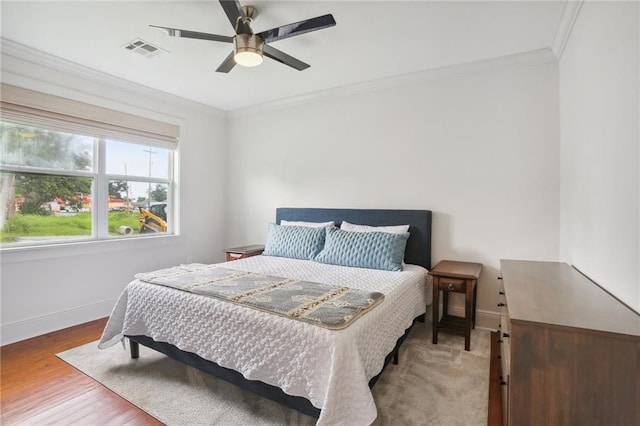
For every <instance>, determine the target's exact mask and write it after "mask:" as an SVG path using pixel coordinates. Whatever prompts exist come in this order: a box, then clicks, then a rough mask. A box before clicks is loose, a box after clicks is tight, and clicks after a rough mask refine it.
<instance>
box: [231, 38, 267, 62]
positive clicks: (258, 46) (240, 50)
mask: <svg viewBox="0 0 640 426" xmlns="http://www.w3.org/2000/svg"><path fill="white" fill-rule="evenodd" d="M233 44H234V51H235V55H234V59H235V61H236V63H239V64H242V65H244V66H247V67H252V66H257V65H260V64H261V63H262V48H263V46H264V42H263V41H262V39H261V38H260V36H257V35H255V34H237V35H236V36H235V37H234V40H233Z"/></svg>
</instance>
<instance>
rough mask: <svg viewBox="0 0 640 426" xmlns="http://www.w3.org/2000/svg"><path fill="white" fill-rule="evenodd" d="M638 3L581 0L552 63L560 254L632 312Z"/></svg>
mask: <svg viewBox="0 0 640 426" xmlns="http://www.w3.org/2000/svg"><path fill="white" fill-rule="evenodd" d="M639 9H640V5H639V3H638V2H584V3H583V4H582V7H581V9H580V12H579V14H578V17H577V19H576V21H575V24H574V27H573V30H572V31H571V35H570V37H569V40H568V42H567V44H566V47H565V49H564V52H563V53H562V56H561V58H560V62H559V71H560V74H559V76H560V77H559V82H560V90H559V92H560V118H561V170H562V174H561V182H562V183H561V187H562V189H561V195H562V203H561V228H560V235H561V237H560V238H561V239H560V246H561V257H562V258H563V260H565V261H567V262H568V263H572V264H574V265H575V266H576V267H577V268H579V269H580V270H582V271H583V272H584V273H585V274H586V275H588V276H589V277H590V278H592V279H593V280H594V281H596V282H597V283H599V284H600V285H602V286H603V287H605V288H606V289H607V290H609V291H610V292H611V293H613V294H614V295H615V296H617V297H618V298H620V299H621V300H622V301H624V302H625V303H627V304H628V305H629V306H631V307H633V308H634V309H635V310H637V311H640V266H639V265H640V174H639V171H638V170H639V169H640V149H639V148H640V131H639V129H640V109H639V99H640V82H639V80H640V67H639V61H640V41H639V38H640V10H639Z"/></svg>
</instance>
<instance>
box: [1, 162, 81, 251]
mask: <svg viewBox="0 0 640 426" xmlns="http://www.w3.org/2000/svg"><path fill="white" fill-rule="evenodd" d="M0 185H1V191H0V201H1V202H0V204H1V208H2V214H1V215H0V241H1V242H2V244H3V245H6V244H12V243H29V242H33V243H44V242H49V241H51V242H53V241H60V240H62V239H68V238H77V237H81V236H86V237H89V236H91V235H92V229H93V223H92V215H91V209H92V203H91V188H92V185H93V179H92V178H85V177H76V176H57V175H44V174H34V173H2V174H0Z"/></svg>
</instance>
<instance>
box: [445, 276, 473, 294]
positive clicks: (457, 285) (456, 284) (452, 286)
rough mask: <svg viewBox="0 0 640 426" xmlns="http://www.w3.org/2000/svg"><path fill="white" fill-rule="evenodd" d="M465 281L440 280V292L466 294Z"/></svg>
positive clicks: (453, 279) (454, 279)
mask: <svg viewBox="0 0 640 426" xmlns="http://www.w3.org/2000/svg"><path fill="white" fill-rule="evenodd" d="M465 283H466V281H465V280H459V279H456V278H446V277H443V278H440V284H439V285H438V288H439V289H440V290H448V291H453V292H458V293H464V292H465V291H466V286H465Z"/></svg>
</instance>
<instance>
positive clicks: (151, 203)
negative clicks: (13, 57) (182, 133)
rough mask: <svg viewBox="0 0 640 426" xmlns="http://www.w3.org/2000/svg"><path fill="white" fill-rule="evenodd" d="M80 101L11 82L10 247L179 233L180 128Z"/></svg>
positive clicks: (2, 227) (3, 220)
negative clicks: (176, 170) (161, 126)
mask: <svg viewBox="0 0 640 426" xmlns="http://www.w3.org/2000/svg"><path fill="white" fill-rule="evenodd" d="M7 90H8V91H9V93H8V94H6V93H5V92H6V91H7ZM12 91H13V92H12ZM25 92H26V94H27V95H29V96H31V97H33V98H35V99H36V100H37V102H31V105H27V106H25V105H22V104H16V103H12V99H11V98H12V96H11V95H12V93H13V94H16V95H17V96H19V99H20V100H21V101H22V100H23V99H24V96H20V95H25ZM29 96H27V99H29ZM7 98H8V99H7ZM14 98H15V97H14ZM42 99H44V101H43V100H42ZM34 104H35V106H34ZM43 104H44V108H43ZM78 104H79V103H77V102H75V101H70V100H67V99H62V98H57V97H53V96H49V95H43V94H38V93H36V92H31V91H25V90H24V89H19V88H14V87H12V86H6V85H2V104H1V106H2V109H1V112H2V118H1V119H0V246H1V247H3V248H6V247H15V246H31V245H40V244H51V243H59V242H68V241H78V240H104V239H118V238H134V237H136V236H141V235H149V234H172V233H174V229H175V227H174V222H173V217H174V212H175V207H174V203H173V200H174V199H175V198H176V194H175V185H174V182H173V170H174V164H173V161H174V157H175V155H174V154H175V148H176V142H177V128H176V127H175V126H171V127H167V129H169V130H170V132H164V133H169V135H166V134H160V135H157V134H155V133H151V132H149V131H147V130H145V129H144V128H143V129H140V128H141V127H144V126H147V128H152V129H156V128H157V127H154V125H155V123H148V121H149V120H147V119H144V118H140V117H135V116H130V115H128V114H123V113H120V112H116V111H112V110H104V109H101V108H98V107H95V106H91V105H86V104H82V105H78ZM65 107H66V108H65ZM78 107H80V109H78ZM69 110H71V111H74V112H75V114H74V115H68V114H67V112H68V111H69ZM61 111H62V112H61ZM87 111H89V114H94V115H93V116H91V117H87V114H88V113H87ZM112 115H115V119H114V118H113V117H110V116H112ZM96 118H99V119H98V120H97V119H96ZM103 118H107V119H109V120H110V121H109V122H105V120H103ZM123 122H124V123H127V125H128V126H131V127H128V126H123V125H122V124H121V123H123ZM114 123H116V124H114ZM140 123H142V124H143V126H140V125H139V124H140ZM132 124H133V126H132ZM161 124H165V123H161Z"/></svg>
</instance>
